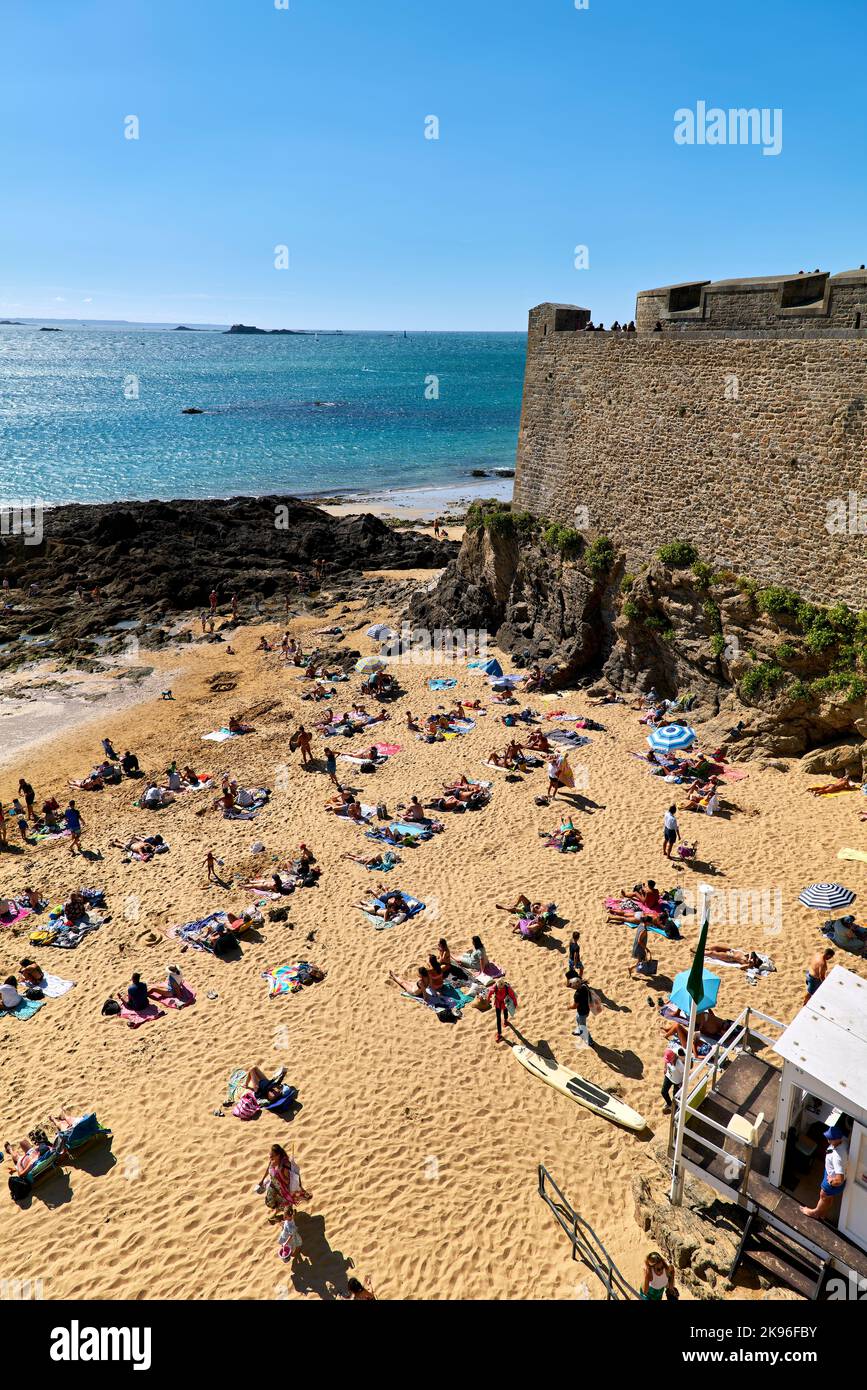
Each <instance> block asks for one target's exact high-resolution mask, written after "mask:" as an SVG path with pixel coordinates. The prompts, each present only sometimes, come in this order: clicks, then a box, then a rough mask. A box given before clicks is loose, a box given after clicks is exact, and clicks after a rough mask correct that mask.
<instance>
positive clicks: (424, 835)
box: [388, 820, 433, 840]
mask: <svg viewBox="0 0 867 1390" xmlns="http://www.w3.org/2000/svg"><path fill="white" fill-rule="evenodd" d="M388 828H389V830H390V831H391V833H392V834H393V835H409V836H410V838H411V839H413V840H429V839H430V837H431V835H432V834H433V823H428V824H427V825H422V824H421V823H420V822H419V821H415V820H394V821H392V822H391V824H390V825H389V827H388Z"/></svg>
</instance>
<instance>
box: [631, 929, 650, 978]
mask: <svg viewBox="0 0 867 1390" xmlns="http://www.w3.org/2000/svg"><path fill="white" fill-rule="evenodd" d="M646 963H647V923H646V921H645V920H644V918H642V919H641V921H640V922H639V923H638V926H637V927H636V928H635V937H634V939H633V942H632V964H631V965H630V966H629V967H628V972H629V974H630V975H631V976H632V978H633V979H634V978H635V973H634V972H635V971H636V970H640V969H641V967H642V966H643V965H645V964H646Z"/></svg>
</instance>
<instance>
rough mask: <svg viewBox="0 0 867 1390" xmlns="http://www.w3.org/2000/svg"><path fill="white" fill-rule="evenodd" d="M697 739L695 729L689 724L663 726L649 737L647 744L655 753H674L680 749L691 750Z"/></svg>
mask: <svg viewBox="0 0 867 1390" xmlns="http://www.w3.org/2000/svg"><path fill="white" fill-rule="evenodd" d="M696 738H697V734H696V732H695V729H691V728H690V727H689V725H688V724H661V725H660V726H659V728H658V729H654V730H653V732H652V733H649V734H648V735H647V742H648V743H649V744H650V746H651V748H652V749H653V751H654V753H672V752H674V751H675V750H676V749H678V748H689V747H690V745H691V744H693V743H695V740H696Z"/></svg>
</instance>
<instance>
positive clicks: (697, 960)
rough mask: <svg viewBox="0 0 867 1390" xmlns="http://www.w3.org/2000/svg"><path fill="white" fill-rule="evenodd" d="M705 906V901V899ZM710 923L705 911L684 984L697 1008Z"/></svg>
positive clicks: (708, 913)
mask: <svg viewBox="0 0 867 1390" xmlns="http://www.w3.org/2000/svg"><path fill="white" fill-rule="evenodd" d="M705 903H706V904H707V899H705ZM709 921H710V911H709V910H707V908H706V910H705V915H704V921H703V922H702V924H701V931H700V932H699V937H698V945H697V946H696V948H695V955H694V956H693V960H692V969H691V970H690V972H689V979H688V980H687V982H686V992H687V994H688V995H689V996H690V998H691V999H693V1000H694V1001H695V1006H696V1008H698V1006H699V1004H700V1003H701V1001H702V997H703V995H704V984H703V977H704V948H705V946H706V945H707V928H708V922H709Z"/></svg>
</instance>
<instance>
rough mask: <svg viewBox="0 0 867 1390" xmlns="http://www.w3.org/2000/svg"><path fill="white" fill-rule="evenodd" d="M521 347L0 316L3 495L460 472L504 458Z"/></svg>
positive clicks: (383, 479) (209, 489) (447, 477)
mask: <svg viewBox="0 0 867 1390" xmlns="http://www.w3.org/2000/svg"><path fill="white" fill-rule="evenodd" d="M525 346H526V335H525V334H523V333H410V334H409V335H408V336H407V337H404V336H403V334H402V333H345V334H341V335H334V336H331V335H325V334H322V335H319V336H310V337H307V336H304V337H302V336H292V337H256V336H251V337H246V336H235V335H227V334H225V333H222V332H220V331H219V330H216V331H214V330H205V331H197V332H177V331H173V330H171V329H166V328H164V327H152V326H149V325H133V324H130V325H123V326H112V327H91V326H83V327H78V326H75V325H68V324H67V325H63V326H62V329H61V331H60V332H56V333H52V332H40V331H39V329H38V327H36V326H29V325H28V326H24V327H13V326H10V327H0V494H2V496H3V497H4V498H7V499H8V498H15V497H38V498H41V499H42V500H43V501H46V502H71V501H75V502H97V501H110V500H117V499H121V498H151V497H158V498H172V497H226V496H231V495H234V494H238V493H253V494H255V493H263V492H286V493H296V494H298V493H300V494H307V493H328V492H331V491H335V492H336V491H338V490H349V491H353V492H355V491H359V492H368V491H373V490H380V489H385V488H391V487H402V488H407V487H409V488H411V487H427V486H441V485H449V484H460V483H461V482H462V481H463V480H465V479H466V478H468V476H469V474H470V472H471V470H472V469H474V468H513V467H514V462H515V446H516V443H517V434H518V419H519V414H520V402H521V383H522V377H523V370H524V353H525ZM433 378H436V380H435V381H434V380H433ZM188 406H195V407H199V408H200V409H202V410H204V411H205V414H203V415H183V414H182V411H183V410H184V408H185V407H188Z"/></svg>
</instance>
